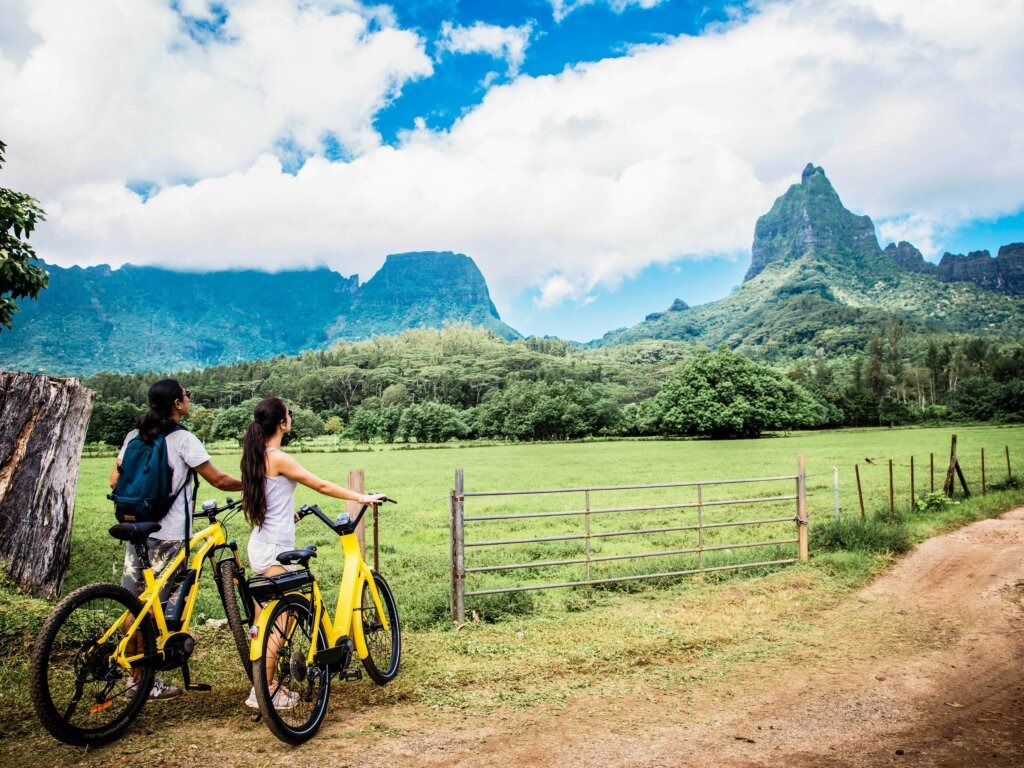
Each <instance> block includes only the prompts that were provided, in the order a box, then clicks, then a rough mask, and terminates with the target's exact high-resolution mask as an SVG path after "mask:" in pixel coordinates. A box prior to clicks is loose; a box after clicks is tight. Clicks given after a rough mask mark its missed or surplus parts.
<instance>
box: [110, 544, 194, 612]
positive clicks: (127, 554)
mask: <svg viewBox="0 0 1024 768" xmlns="http://www.w3.org/2000/svg"><path fill="white" fill-rule="evenodd" d="M183 543H184V542H181V541H174V540H168V539H146V547H147V548H148V549H149V564H150V565H151V566H152V567H153V576H155V577H156V578H160V573H161V572H162V571H163V570H164V568H166V567H167V565H168V564H169V563H170V562H171V561H172V560H173V559H174V558H175V557H176V556H177V554H178V552H180V551H181V546H182V544H183ZM184 565H185V562H184V561H182V564H181V566H180V567H179V570H182V569H183V568H184ZM121 586H122V587H124V588H125V589H127V590H128V591H129V592H131V593H132V594H133V595H141V594H142V593H143V592H145V591H146V578H145V577H144V576H143V575H142V561H141V560H139V556H138V554H136V552H135V546H134V545H132V544H126V545H125V551H124V573H123V574H122V576H121ZM173 588H174V579H168V580H167V584H166V585H165V586H164V589H163V590H162V591H161V594H160V599H161V600H162V601H163V600H166V599H167V596H168V595H169V594H170V592H171V590H172V589H173Z"/></svg>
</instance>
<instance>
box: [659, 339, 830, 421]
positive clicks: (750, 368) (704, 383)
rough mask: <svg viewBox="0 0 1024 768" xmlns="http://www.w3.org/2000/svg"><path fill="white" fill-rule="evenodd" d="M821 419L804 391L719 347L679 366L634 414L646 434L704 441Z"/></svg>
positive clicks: (820, 411) (822, 412)
mask: <svg viewBox="0 0 1024 768" xmlns="http://www.w3.org/2000/svg"><path fill="white" fill-rule="evenodd" d="M826 416H827V414H826V411H825V407H824V406H823V405H822V404H821V403H819V402H818V401H817V400H815V399H814V397H813V396H812V395H811V394H810V392H808V391H807V390H806V389H804V388H803V387H801V386H800V385H798V384H795V383H794V382H792V381H790V380H789V379H787V378H786V377H785V376H784V375H783V374H781V373H779V372H778V371H776V370H774V369H772V368H769V367H767V366H764V365H759V364H757V363H754V362H751V361H750V360H747V359H746V358H745V357H743V356H741V355H738V354H736V353H734V352H730V351H729V350H727V349H724V348H723V349H719V350H717V351H715V352H710V351H707V350H704V351H701V352H699V353H697V355H696V356H695V357H693V358H691V359H690V360H688V361H686V362H684V363H680V364H679V365H678V366H677V367H676V370H675V371H674V372H673V374H672V376H671V377H670V378H669V380H668V381H667V382H666V383H665V385H664V386H663V387H662V388H661V390H660V391H659V392H658V394H657V395H655V396H654V397H652V398H651V399H650V400H647V401H645V402H644V403H643V406H642V407H641V413H640V417H641V421H642V422H643V423H644V426H645V427H646V429H647V431H650V432H655V433H659V434H664V435H697V436H704V437H757V436H758V435H761V434H762V433H764V432H766V431H771V430H779V429H794V428H798V427H815V426H820V425H822V424H824V423H825V420H826Z"/></svg>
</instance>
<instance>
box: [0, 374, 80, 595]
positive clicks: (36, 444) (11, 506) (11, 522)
mask: <svg viewBox="0 0 1024 768" xmlns="http://www.w3.org/2000/svg"><path fill="white" fill-rule="evenodd" d="M94 398H95V393H93V392H92V391H91V390H88V389H86V388H85V387H83V386H82V385H81V384H79V382H78V380H77V379H63V378H56V377H50V376H34V375H32V374H30V373H7V372H4V371H0V564H2V566H3V568H4V569H5V570H6V571H7V573H8V574H10V576H11V578H12V579H14V581H15V582H16V583H17V584H18V585H20V586H21V587H22V588H23V589H25V590H26V591H28V592H30V593H31V594H33V595H36V596H37V597H55V596H56V595H58V594H59V593H60V589H61V586H62V584H63V582H64V574H65V573H66V572H67V569H68V562H69V561H70V555H71V523H72V520H73V517H74V505H75V489H76V487H77V485H78V468H79V466H80V464H81V459H82V445H83V443H84V442H85V428H86V425H87V424H88V423H89V416H90V415H91V414H92V405H93V400H94Z"/></svg>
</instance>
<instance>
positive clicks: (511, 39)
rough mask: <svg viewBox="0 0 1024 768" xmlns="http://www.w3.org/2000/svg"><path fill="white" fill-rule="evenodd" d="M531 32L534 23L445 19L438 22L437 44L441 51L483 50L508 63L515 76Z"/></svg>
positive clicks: (511, 74) (472, 51) (521, 62)
mask: <svg viewBox="0 0 1024 768" xmlns="http://www.w3.org/2000/svg"><path fill="white" fill-rule="evenodd" d="M532 34H533V25H532V24H529V23H527V24H523V25H522V26H519V27H499V26H496V25H494V24H485V23H483V22H480V21H478V22H476V23H475V24H473V25H471V26H468V27H457V26H453V25H452V24H451V22H448V21H446V22H444V23H443V24H442V25H441V34H440V37H439V38H438V41H437V48H438V51H439V52H441V53H444V52H447V53H485V54H487V55H488V56H492V57H494V58H496V59H501V60H503V61H505V63H506V66H507V67H508V75H509V76H510V77H514V76H515V75H517V74H519V68H520V67H521V66H522V65H523V60H524V59H525V58H526V49H527V48H528V47H529V45H530V36H531V35H532Z"/></svg>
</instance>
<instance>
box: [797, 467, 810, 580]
mask: <svg viewBox="0 0 1024 768" xmlns="http://www.w3.org/2000/svg"><path fill="white" fill-rule="evenodd" d="M796 468H797V475H796V538H797V550H798V552H799V557H800V559H801V560H804V561H806V560H807V557H808V552H807V522H808V521H807V468H806V465H805V462H804V457H803V455H800V456H797V457H796Z"/></svg>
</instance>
